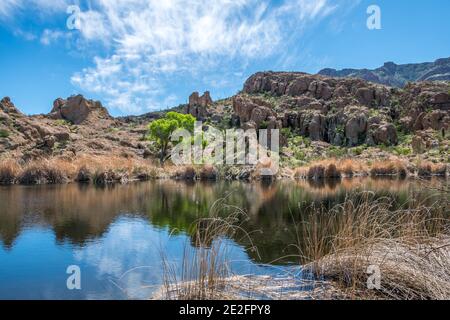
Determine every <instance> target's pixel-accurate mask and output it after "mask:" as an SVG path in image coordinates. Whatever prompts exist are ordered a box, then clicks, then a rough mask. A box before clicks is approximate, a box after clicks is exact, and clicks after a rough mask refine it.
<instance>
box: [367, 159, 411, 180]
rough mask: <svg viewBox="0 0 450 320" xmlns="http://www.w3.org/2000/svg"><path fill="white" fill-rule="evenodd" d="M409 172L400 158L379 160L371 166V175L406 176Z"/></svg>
mask: <svg viewBox="0 0 450 320" xmlns="http://www.w3.org/2000/svg"><path fill="white" fill-rule="evenodd" d="M407 174H408V172H407V170H406V167H405V165H404V163H403V162H402V161H400V160H385V161H377V162H375V163H373V164H372V166H371V168H370V175H371V176H372V177H377V176H400V177H406V176H407Z"/></svg>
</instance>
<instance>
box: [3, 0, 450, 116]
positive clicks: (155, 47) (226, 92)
mask: <svg viewBox="0 0 450 320" xmlns="http://www.w3.org/2000/svg"><path fill="white" fill-rule="evenodd" d="M372 4H376V5H378V6H379V7H380V9H381V23H382V29H381V30H369V29H368V28H367V26H366V20H367V18H368V15H367V13H366V10H367V7H368V6H369V5H372ZM71 5H76V6H78V7H79V8H80V13H79V14H78V15H77V20H76V21H79V23H77V24H76V28H75V29H69V28H68V27H67V20H68V18H69V17H70V14H68V13H67V9H68V7H69V6H71ZM449 12H450V1H448V0H431V1H424V0H423V1H419V0H417V1H410V0H395V1H392V0H372V1H366V0H272V1H269V0H262V1H261V0H259V1H257V0H215V1H198V0H165V1H160V0H91V1H89V0H2V1H1V2H0V70H1V71H0V72H1V77H0V96H10V97H11V98H12V100H13V102H14V103H15V104H16V105H17V106H18V107H19V108H20V109H21V110H22V111H23V112H25V113H28V114H35V113H47V112H49V110H50V109H51V106H52V102H53V100H54V99H55V98H57V97H68V96H70V95H72V94H77V93H82V94H84V95H85V96H86V97H89V98H94V99H98V100H101V101H102V102H103V104H104V105H105V106H106V107H107V108H108V109H109V110H110V112H111V113H112V114H113V115H124V114H140V113H144V112H148V111H150V110H157V109H164V108H166V107H169V106H174V105H178V104H179V103H185V102H186V101H187V97H188V96H189V94H190V93H191V92H193V91H201V92H202V91H205V90H209V91H211V94H212V97H213V98H214V99H219V98H223V97H227V96H231V95H233V94H235V93H236V92H237V91H238V90H240V89H241V88H242V85H243V82H244V81H245V79H246V78H247V77H248V76H250V75H251V74H252V73H254V72H256V71H262V70H286V71H304V72H309V73H316V72H318V71H319V70H320V69H322V68H325V67H332V68H339V69H340V68H346V67H353V68H375V67H378V66H380V65H382V64H383V63H384V62H385V61H394V62H396V63H414V62H425V61H434V60H435V59H437V58H442V57H449V56H450V41H449V40H448V35H449V34H450V19H448V13H449ZM73 21H75V20H70V21H69V22H73Z"/></svg>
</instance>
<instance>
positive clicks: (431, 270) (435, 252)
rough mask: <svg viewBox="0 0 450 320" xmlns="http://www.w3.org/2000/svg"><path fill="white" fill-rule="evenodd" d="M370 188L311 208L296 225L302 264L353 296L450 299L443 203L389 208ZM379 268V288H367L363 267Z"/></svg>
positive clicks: (449, 245) (449, 233) (449, 243)
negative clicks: (335, 202)
mask: <svg viewBox="0 0 450 320" xmlns="http://www.w3.org/2000/svg"><path fill="white" fill-rule="evenodd" d="M392 205H393V203H392V202H391V201H389V200H388V199H379V200H376V199H374V196H373V195H372V194H371V193H363V194H361V195H360V196H359V197H355V198H350V197H349V198H347V199H346V200H345V201H344V203H343V204H341V205H339V206H337V207H335V208H334V209H333V210H331V211H328V210H325V209H320V208H319V209H318V210H315V213H314V215H311V216H309V217H308V218H307V219H306V221H307V222H306V223H304V224H302V225H300V226H299V230H298V234H299V244H298V245H297V247H298V249H299V252H300V257H301V259H302V261H303V263H308V262H309V263H308V264H307V267H308V268H309V269H310V270H311V271H312V272H314V274H316V276H317V277H318V278H321V279H322V278H325V279H329V280H333V281H335V282H336V283H338V284H339V285H340V286H341V287H343V288H345V289H346V290H347V291H348V292H350V293H354V294H355V295H358V298H364V297H370V296H373V295H374V294H375V295H377V296H378V297H380V298H387V299H449V298H450V220H449V217H448V213H449V212H448V208H447V207H446V205H438V204H436V205H435V206H434V207H432V208H429V207H425V206H422V205H420V204H415V205H414V206H412V207H403V208H400V209H398V210H395V211H392ZM369 266H376V267H378V268H379V269H380V271H381V287H380V289H379V290H375V291H372V290H368V289H367V281H368V276H369V275H368V274H367V272H368V268H369Z"/></svg>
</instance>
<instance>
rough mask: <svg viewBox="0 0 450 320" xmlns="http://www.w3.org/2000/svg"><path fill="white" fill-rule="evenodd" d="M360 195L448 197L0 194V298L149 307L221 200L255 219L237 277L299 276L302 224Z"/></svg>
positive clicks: (375, 183) (258, 187)
mask: <svg viewBox="0 0 450 320" xmlns="http://www.w3.org/2000/svg"><path fill="white" fill-rule="evenodd" d="M442 183H443V182H439V181H431V182H427V183H425V184H426V185H427V186H428V185H431V186H436V185H440V184H442ZM444 183H445V182H444ZM361 190H371V191H374V192H375V193H376V195H377V197H384V196H388V197H390V198H392V199H393V200H394V202H395V203H397V204H402V203H405V202H408V201H409V199H411V198H414V199H418V198H421V199H425V201H427V202H430V203H432V202H433V201H439V199H440V197H445V195H442V194H439V193H438V192H436V191H433V190H429V189H428V188H425V187H424V183H417V182H412V181H399V180H356V179H354V180H344V181H340V182H338V181H336V182H327V183H324V182H323V183H315V184H311V183H307V182H299V183H296V182H278V183H274V184H264V183H253V184H245V183H225V182H220V183H206V184H205V183H195V184H194V183H192V184H187V183H184V182H174V181H159V182H148V183H136V184H130V185H116V186H111V187H105V188H97V187H93V186H87V185H76V184H72V185H65V186H37V187H24V186H14V187H0V299H19V298H20V299H127V298H134V299H147V298H149V297H150V296H151V295H152V294H153V293H154V292H155V290H156V289H157V288H159V286H160V285H161V283H162V277H163V271H162V259H163V257H164V258H165V259H167V260H169V261H170V263H171V264H173V265H174V266H175V267H179V266H180V265H181V261H182V258H183V252H185V250H186V248H192V243H193V242H192V240H191V236H190V235H189V231H190V226H191V225H192V224H193V223H194V222H195V221H196V220H198V219H199V218H201V217H206V216H208V215H209V214H210V207H211V206H212V204H213V203H214V202H215V201H216V200H217V199H219V198H225V200H224V202H225V203H227V204H230V205H231V204H232V205H236V206H238V207H240V208H242V209H244V210H245V211H246V212H247V216H248V217H247V219H243V221H242V226H243V228H244V229H245V230H246V231H247V232H252V233H251V237H252V240H253V242H254V244H255V245H256V247H257V248H258V250H257V251H253V250H250V249H249V242H248V241H247V240H246V238H245V237H244V236H243V234H239V233H238V234H236V235H235V237H234V238H233V239H227V240H226V241H227V244H228V245H229V246H228V247H229V248H230V249H229V252H228V255H227V259H229V261H230V263H231V268H232V271H233V273H235V274H284V273H286V272H288V271H290V272H291V271H296V270H297V269H298V260H297V258H296V257H295V256H294V255H295V253H296V252H295V249H294V248H293V247H292V246H289V245H290V244H293V243H295V242H296V230H297V229H296V227H295V226H296V225H295V223H294V222H295V221H302V219H303V218H302V217H304V215H305V213H306V212H308V210H309V211H310V210H312V209H311V205H312V204H320V205H323V206H324V207H325V208H331V207H332V206H334V205H335V204H337V203H340V202H342V201H343V200H344V198H345V196H346V194H347V193H348V192H354V191H361ZM393 209H395V208H393ZM283 256H285V258H283V259H279V258H280V257H283ZM70 265H77V266H79V267H80V270H81V290H68V289H67V285H66V281H67V278H68V276H69V275H68V274H67V273H66V269H67V267H68V266H70Z"/></svg>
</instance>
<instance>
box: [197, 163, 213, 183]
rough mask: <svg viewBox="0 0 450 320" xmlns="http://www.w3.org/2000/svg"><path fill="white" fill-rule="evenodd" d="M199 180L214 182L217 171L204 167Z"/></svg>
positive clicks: (211, 167) (209, 166)
mask: <svg viewBox="0 0 450 320" xmlns="http://www.w3.org/2000/svg"><path fill="white" fill-rule="evenodd" d="M200 179H201V180H216V179H217V170H216V169H215V168H214V167H213V166H211V165H204V166H203V167H202V168H201V170H200Z"/></svg>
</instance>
